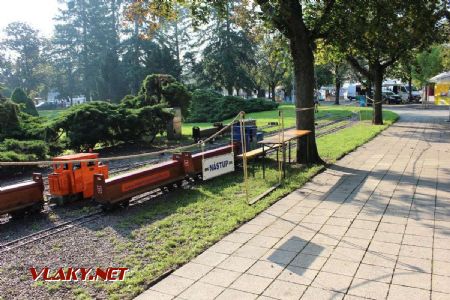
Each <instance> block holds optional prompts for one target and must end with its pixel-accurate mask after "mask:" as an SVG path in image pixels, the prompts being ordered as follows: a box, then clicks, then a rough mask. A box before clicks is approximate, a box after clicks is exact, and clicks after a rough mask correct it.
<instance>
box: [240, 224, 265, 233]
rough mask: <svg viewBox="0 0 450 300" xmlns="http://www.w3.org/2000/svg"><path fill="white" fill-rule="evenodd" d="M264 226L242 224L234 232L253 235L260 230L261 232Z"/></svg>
mask: <svg viewBox="0 0 450 300" xmlns="http://www.w3.org/2000/svg"><path fill="white" fill-rule="evenodd" d="M264 228H265V226H263V225H256V224H248V223H247V224H244V225H242V226H241V227H239V228H238V229H236V232H244V233H253V234H257V233H258V232H260V231H261V230H263V229H264Z"/></svg>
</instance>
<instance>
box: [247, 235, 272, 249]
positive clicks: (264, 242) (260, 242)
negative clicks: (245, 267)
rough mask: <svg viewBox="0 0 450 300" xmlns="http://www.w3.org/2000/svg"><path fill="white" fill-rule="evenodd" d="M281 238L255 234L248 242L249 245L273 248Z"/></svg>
mask: <svg viewBox="0 0 450 300" xmlns="http://www.w3.org/2000/svg"><path fill="white" fill-rule="evenodd" d="M279 240H280V238H274V237H267V236H263V235H255V236H254V237H253V238H252V239H251V240H249V241H248V242H247V245H251V246H258V247H265V248H272V247H273V246H274V245H275V244H276V243H277V242H278V241H279Z"/></svg>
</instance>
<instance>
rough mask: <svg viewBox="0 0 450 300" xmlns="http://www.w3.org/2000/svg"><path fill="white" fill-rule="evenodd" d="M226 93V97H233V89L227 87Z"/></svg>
mask: <svg viewBox="0 0 450 300" xmlns="http://www.w3.org/2000/svg"><path fill="white" fill-rule="evenodd" d="M227 92H228V96H233V87H232V86H227Z"/></svg>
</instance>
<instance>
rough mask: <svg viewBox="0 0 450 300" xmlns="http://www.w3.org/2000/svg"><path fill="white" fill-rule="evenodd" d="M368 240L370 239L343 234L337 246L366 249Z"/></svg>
mask: <svg viewBox="0 0 450 300" xmlns="http://www.w3.org/2000/svg"><path fill="white" fill-rule="evenodd" d="M370 241H371V240H370V239H360V238H355V237H350V236H344V237H343V238H342V239H341V241H340V242H339V244H338V246H342V247H346V248H355V249H360V250H366V249H367V247H369V244H370Z"/></svg>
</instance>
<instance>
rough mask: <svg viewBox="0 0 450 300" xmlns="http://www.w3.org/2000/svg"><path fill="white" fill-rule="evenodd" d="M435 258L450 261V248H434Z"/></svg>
mask: <svg viewBox="0 0 450 300" xmlns="http://www.w3.org/2000/svg"><path fill="white" fill-rule="evenodd" d="M433 259H434V260H440V261H446V262H450V250H447V249H434V253H433Z"/></svg>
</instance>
